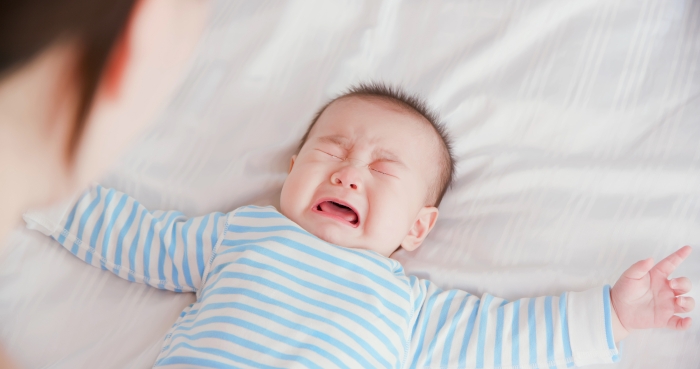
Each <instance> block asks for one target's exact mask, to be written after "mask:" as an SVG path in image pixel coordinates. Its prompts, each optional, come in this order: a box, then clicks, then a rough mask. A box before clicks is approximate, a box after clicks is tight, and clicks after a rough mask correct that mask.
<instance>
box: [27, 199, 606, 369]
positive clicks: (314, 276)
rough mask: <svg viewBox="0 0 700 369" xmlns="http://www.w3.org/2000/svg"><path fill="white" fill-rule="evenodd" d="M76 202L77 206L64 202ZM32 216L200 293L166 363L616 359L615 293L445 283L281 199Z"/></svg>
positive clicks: (90, 255)
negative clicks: (511, 295) (534, 292)
mask: <svg viewBox="0 0 700 369" xmlns="http://www.w3.org/2000/svg"><path fill="white" fill-rule="evenodd" d="M66 205H67V206H66ZM66 205H63V206H60V207H59V208H57V209H55V210H54V213H53V215H47V214H44V215H41V214H27V215H25V219H26V220H27V223H28V227H30V228H34V229H38V230H41V231H42V232H44V233H45V234H48V235H50V236H52V237H54V238H55V239H56V240H57V241H58V242H59V243H60V244H61V245H63V246H64V247H65V248H66V249H68V250H69V251H70V252H71V253H73V254H74V255H76V256H77V257H79V258H81V259H82V260H84V261H85V262H86V263H88V264H92V265H93V266H96V267H99V268H102V269H104V270H108V271H110V272H112V273H114V274H116V275H118V276H120V277H122V278H124V279H128V280H130V281H132V282H139V283H145V284H148V285H150V286H153V287H156V288H160V289H167V290H172V291H176V292H194V293H195V294H196V297H197V298H196V301H195V302H194V303H193V304H191V305H190V306H188V307H187V308H185V309H184V310H183V311H182V313H181V314H180V316H179V318H178V319H177V321H176V322H175V324H173V326H172V327H171V329H170V330H169V331H168V333H167V335H166V336H165V338H164V342H163V348H162V350H161V352H160V354H159V356H158V358H157V359H156V362H155V364H154V366H155V367H169V368H170V367H206V368H319V369H320V368H566V367H572V366H574V365H576V366H581V365H586V364H594V363H607V362H613V361H617V349H616V347H615V344H614V342H613V338H612V328H611V327H612V325H611V315H610V313H611V312H610V309H611V305H610V300H609V296H610V294H609V287H608V286H606V287H602V288H595V289H591V290H588V291H584V292H569V293H564V294H562V295H560V296H548V297H539V298H526V299H521V300H517V301H513V302H508V301H505V300H503V299H501V298H498V297H494V296H492V295H489V294H485V295H483V296H482V297H481V298H478V297H476V296H474V295H471V294H469V293H467V292H464V291H461V290H442V289H440V288H438V287H437V286H435V284H433V283H431V282H430V281H428V280H424V279H419V278H416V277H414V276H409V275H406V274H405V272H404V270H403V268H402V266H401V264H400V263H398V262H397V261H395V260H393V259H389V258H386V257H384V256H382V255H380V254H378V253H376V252H374V251H369V250H358V249H349V248H344V247H340V246H336V245H333V244H329V243H327V242H325V241H323V240H321V239H319V238H317V237H316V236H314V235H312V234H310V233H308V232H307V231H305V230H304V229H302V228H301V227H299V226H298V225H296V224H295V223H294V222H292V221H291V220H289V219H287V218H286V217H285V216H283V215H282V214H280V213H279V212H278V211H277V210H275V208H273V207H257V206H245V207H241V208H238V209H236V210H235V211H233V212H231V213H228V214H223V213H213V214H209V215H206V216H201V217H196V218H191V219H187V218H186V217H185V216H184V215H183V214H182V213H179V212H174V211H168V212H164V211H153V212H151V211H148V210H147V209H145V208H144V207H143V206H142V205H140V204H139V203H138V202H137V201H135V200H134V199H133V198H130V197H129V196H127V195H125V194H123V193H120V192H117V191H115V190H112V189H105V188H102V187H100V186H96V187H94V188H92V189H91V190H90V191H88V192H86V193H85V194H83V195H82V196H81V197H80V198H79V199H78V200H77V202H71V203H70V204H66Z"/></svg>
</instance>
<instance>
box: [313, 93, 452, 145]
mask: <svg viewBox="0 0 700 369" xmlns="http://www.w3.org/2000/svg"><path fill="white" fill-rule="evenodd" d="M318 121H320V122H322V125H324V126H325V128H328V127H329V126H330V128H346V129H352V128H355V127H358V126H361V127H362V129H364V130H367V131H381V130H385V129H387V127H386V125H387V124H388V123H394V124H393V126H394V128H400V129H401V130H413V131H420V132H421V133H422V135H420V137H419V138H421V139H425V140H435V139H438V140H439V139H440V137H439V136H436V135H437V132H435V130H434V129H433V127H432V126H431V123H430V121H428V120H427V119H426V118H425V117H424V116H422V115H421V114H420V113H418V112H416V111H415V110H413V109H412V108H411V107H409V106H406V105H405V104H403V103H402V102H400V101H396V100H394V99H390V98H386V97H378V96H364V95H360V96H344V97H341V98H338V99H336V100H334V101H333V102H331V103H330V104H328V105H327V106H326V108H325V109H324V110H323V111H322V112H321V114H320V115H319V117H318ZM397 122H398V123H400V125H399V126H398V127H397V126H396V124H395V123H397ZM368 123H371V124H368ZM430 133H433V134H430Z"/></svg>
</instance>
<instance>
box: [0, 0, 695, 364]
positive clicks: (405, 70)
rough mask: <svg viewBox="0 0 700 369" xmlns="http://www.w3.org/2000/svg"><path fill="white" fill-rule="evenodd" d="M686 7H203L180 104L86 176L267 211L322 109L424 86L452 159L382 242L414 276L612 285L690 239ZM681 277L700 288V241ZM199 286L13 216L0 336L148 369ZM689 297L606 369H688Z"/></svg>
mask: <svg viewBox="0 0 700 369" xmlns="http://www.w3.org/2000/svg"><path fill="white" fill-rule="evenodd" d="M699 17H700V2H698V1H692V0H672V1H670V0H651V1H632V0H630V1H610V0H597V1H577V2H561V1H555V0H543V1H532V2H520V1H445V2H427V1H425V2H419V1H405V2H402V1H365V2H359V1H358V2H344V3H343V2H332V1H290V2H261V1H252V0H251V1H237V2H228V1H221V2H217V3H215V4H214V11H213V14H212V17H211V19H210V23H209V26H208V29H207V31H206V33H205V36H204V37H203V39H202V41H201V43H200V45H199V48H198V50H197V52H196V55H195V56H194V59H193V62H192V65H191V67H190V69H189V72H188V73H187V74H186V75H185V76H184V77H183V80H182V83H181V85H180V87H179V89H178V91H177V93H176V96H175V97H174V98H173V100H172V101H171V103H170V104H169V106H168V107H167V109H166V110H165V111H164V112H163V114H162V115H161V117H160V118H159V120H158V122H156V123H154V125H153V126H152V127H150V129H149V130H147V131H146V133H145V134H144V135H143V137H141V138H140V139H139V140H138V141H137V142H135V143H134V144H133V145H132V146H131V147H130V149H129V150H128V151H127V152H126V153H125V154H124V156H123V157H122V158H121V160H120V161H119V164H118V165H117V166H116V167H114V168H113V169H112V170H111V171H110V173H109V175H107V176H106V177H105V178H104V179H102V180H101V181H100V182H101V183H102V184H104V185H105V186H112V187H115V188H117V189H119V190H121V191H124V192H126V193H129V194H131V195H132V196H134V197H135V198H137V199H138V200H139V201H141V202H142V203H143V204H144V205H146V206H147V207H149V208H151V209H154V210H155V209H166V210H170V209H178V210H181V211H183V212H185V213H186V214H188V215H199V214H205V213H207V212H211V211H230V210H232V209H234V208H236V207H238V206H241V205H246V204H258V205H268V204H273V205H277V204H278V196H279V192H280V188H281V184H282V182H283V181H284V178H285V173H286V169H287V168H288V165H289V158H290V156H291V155H292V154H293V151H294V148H295V147H296V145H297V142H298V140H299V138H300V137H301V135H302V134H303V132H304V130H305V128H306V126H307V124H308V123H309V121H310V119H311V118H312V116H313V114H314V113H315V111H316V110H317V109H318V108H319V107H320V106H321V105H322V104H323V103H325V102H326V101H328V99H330V98H332V97H333V96H335V95H336V94H338V93H340V92H341V91H342V90H344V89H345V88H347V87H348V86H349V85H350V84H352V83H357V82H360V81H368V80H381V81H385V82H388V83H394V84H401V85H402V86H404V87H405V88H406V89H407V90H409V91H412V92H416V93H419V94H421V95H422V96H424V97H425V98H426V99H427V100H428V101H429V102H430V104H431V105H433V106H434V107H435V108H436V110H438V111H439V112H440V113H441V115H442V117H443V119H444V121H445V122H446V124H447V126H448V127H449V130H450V131H451V133H452V134H453V136H454V147H455V152H456V155H457V156H458V158H459V162H458V178H457V182H456V183H455V186H454V188H453V189H452V190H451V191H450V192H449V193H448V194H447V196H446V197H445V199H444V201H443V204H442V205H441V208H440V210H441V213H440V219H439V221H438V224H437V226H436V228H435V229H434V231H433V233H431V235H430V236H429V237H428V239H427V240H426V242H425V244H424V245H423V246H422V247H421V248H420V249H419V250H418V251H416V252H414V253H413V254H408V253H403V252H399V253H398V254H397V255H396V256H395V257H396V258H397V259H399V260H400V261H401V262H402V263H404V265H405V266H406V269H407V270H408V272H409V273H415V274H417V275H419V276H421V277H426V278H430V279H432V280H434V281H435V282H437V283H438V284H439V285H441V286H442V287H445V288H463V289H466V290H467V291H469V292H472V293H475V294H481V293H484V292H486V291H488V292H489V293H492V294H494V295H497V296H502V297H505V298H508V299H514V298H519V297H524V296H534V295H543V294H559V293H561V292H563V291H566V290H583V289H586V288H589V287H592V286H596V285H601V284H606V283H614V281H615V280H616V279H617V277H618V276H619V275H620V273H621V272H622V271H623V270H624V269H626V268H627V267H628V266H629V265H631V264H632V263H633V262H635V261H637V260H639V259H644V258H646V257H650V256H651V257H654V258H656V259H657V260H658V259H659V258H660V257H662V256H664V255H666V254H668V253H670V252H672V251H674V250H675V249H677V248H678V247H680V246H682V245H685V244H690V245H693V246H695V247H700V145H699V143H700V119H699V117H700V104H699V102H700V101H699V99H698V96H699V94H700V79H699V77H700V25H699V20H700V19H699ZM677 274H678V275H686V276H689V277H690V278H691V280H692V281H693V282H694V284H695V286H697V287H696V291H694V292H693V293H692V296H694V297H695V298H696V299H698V300H699V301H700V293H698V292H697V291H698V290H700V249H696V251H695V253H694V254H693V255H692V256H691V257H690V258H689V259H688V260H687V262H686V263H685V264H684V265H682V266H681V267H680V268H679V270H678V273H677ZM193 299H194V296H193V295H191V294H176V293H171V292H166V291H158V290H156V289H152V288H149V287H145V286H143V285H138V284H132V283H129V282H127V281H124V280H121V279H119V278H117V277H115V276H113V275H111V274H110V273H108V272H105V271H101V270H98V269H96V268H92V267H89V266H87V265H84V264H83V263H82V262H80V261H79V260H77V259H76V258H74V257H73V256H72V255H70V253H68V252H67V251H65V250H63V249H62V248H61V247H60V246H58V245H57V244H56V243H54V242H53V241H51V240H49V239H47V238H45V237H43V236H42V235H40V234H39V233H36V232H34V233H33V232H29V231H26V230H23V229H18V230H17V231H16V232H15V233H13V234H12V236H11V237H10V239H9V240H8V245H7V246H6V247H5V249H4V251H3V252H2V256H1V257H0V322H1V323H0V341H1V342H2V343H3V344H4V345H5V347H6V348H7V349H8V351H10V352H11V353H13V354H14V355H15V356H16V358H17V360H18V362H20V363H21V364H22V365H24V366H25V367H26V368H49V367H50V368H148V367H150V366H151V365H152V363H153V360H154V359H155V357H156V355H157V353H158V350H159V349H160V346H161V340H162V337H163V335H164V333H165V332H166V331H167V330H168V328H169V327H170V325H171V324H172V323H173V322H174V321H175V319H176V317H177V316H178V314H179V312H180V310H181V309H182V308H183V307H184V306H186V305H187V304H189V303H191V302H192V301H193ZM698 311H700V310H698ZM698 311H696V312H694V313H692V314H690V316H692V317H693V318H694V319H695V324H694V325H693V327H692V328H691V329H690V330H688V331H686V332H673V331H667V330H649V331H643V332H635V333H633V334H632V335H631V336H630V337H629V338H628V339H626V340H625V341H624V342H623V344H622V347H621V361H620V362H619V363H617V364H613V365H609V366H601V367H600V368H610V369H612V368H617V369H621V368H675V369H697V368H698V367H700V351H699V350H698V349H697V348H698V347H700V313H698Z"/></svg>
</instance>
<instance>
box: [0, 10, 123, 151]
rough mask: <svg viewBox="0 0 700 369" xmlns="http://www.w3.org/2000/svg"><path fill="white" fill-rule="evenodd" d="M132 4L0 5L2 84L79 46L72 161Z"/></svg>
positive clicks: (71, 133) (69, 146)
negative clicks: (62, 46)
mask: <svg viewBox="0 0 700 369" xmlns="http://www.w3.org/2000/svg"><path fill="white" fill-rule="evenodd" d="M133 6H134V0H3V1H0V81H1V80H2V79H4V77H6V76H7V75H9V74H11V73H12V72H13V71H15V70H17V69H19V68H20V67H22V65H24V64H25V63H27V62H29V61H30V60H31V59H32V58H34V57H35V56H38V55H39V54H40V53H41V52H42V51H44V50H46V49H47V48H48V47H50V46H52V45H53V44H54V43H56V42H58V41H62V40H68V41H73V40H75V41H77V44H78V50H79V55H78V58H77V65H76V69H77V70H76V72H77V73H76V76H77V78H78V80H77V81H76V83H77V86H78V91H79V92H78V93H79V100H78V106H77V108H76V109H77V110H76V112H75V114H74V116H75V121H74V125H73V128H72V129H71V132H70V136H69V137H70V138H69V142H68V150H67V153H66V156H67V157H68V159H71V158H72V157H73V155H74V153H75V150H76V147H77V145H78V141H79V140H80V136H81V134H82V132H83V130H84V128H85V120H86V118H87V115H88V113H89V111H90V106H91V105H92V102H93V98H94V95H95V92H96V90H97V86H98V83H99V81H100V77H101V75H102V73H103V70H104V69H105V66H106V64H107V61H108V60H109V56H110V52H111V51H112V49H113V48H114V45H115V44H116V42H117V40H118V38H119V37H120V35H121V34H122V33H123V30H124V29H125V26H126V24H127V22H128V20H129V16H130V14H131V10H132V8H133Z"/></svg>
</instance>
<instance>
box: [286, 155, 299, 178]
mask: <svg viewBox="0 0 700 369" xmlns="http://www.w3.org/2000/svg"><path fill="white" fill-rule="evenodd" d="M296 158H297V156H296V155H292V160H291V161H290V162H289V170H288V171H287V174H289V173H290V172H291V171H292V168H293V167H294V160H295V159H296Z"/></svg>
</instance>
